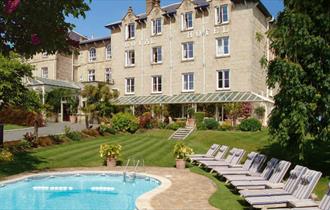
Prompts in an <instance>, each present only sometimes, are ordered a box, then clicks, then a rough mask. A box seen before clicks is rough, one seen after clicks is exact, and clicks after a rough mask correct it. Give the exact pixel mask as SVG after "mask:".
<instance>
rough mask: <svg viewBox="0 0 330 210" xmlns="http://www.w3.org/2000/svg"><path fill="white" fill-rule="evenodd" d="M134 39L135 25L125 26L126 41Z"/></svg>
mask: <svg viewBox="0 0 330 210" xmlns="http://www.w3.org/2000/svg"><path fill="white" fill-rule="evenodd" d="M134 38H135V23H130V24H128V25H127V26H126V40H128V39H134Z"/></svg>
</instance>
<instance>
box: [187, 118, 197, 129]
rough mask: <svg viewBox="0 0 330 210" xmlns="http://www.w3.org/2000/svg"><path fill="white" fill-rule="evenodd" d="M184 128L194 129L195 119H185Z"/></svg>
mask: <svg viewBox="0 0 330 210" xmlns="http://www.w3.org/2000/svg"><path fill="white" fill-rule="evenodd" d="M186 126H188V127H195V119H193V118H189V119H187V122H186Z"/></svg>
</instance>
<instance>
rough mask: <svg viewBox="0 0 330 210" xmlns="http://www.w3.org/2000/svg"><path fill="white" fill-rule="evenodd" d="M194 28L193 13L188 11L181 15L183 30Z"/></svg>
mask: <svg viewBox="0 0 330 210" xmlns="http://www.w3.org/2000/svg"><path fill="white" fill-rule="evenodd" d="M190 29H193V13H192V12H186V13H184V14H182V15H181V30H183V31H184V30H190Z"/></svg>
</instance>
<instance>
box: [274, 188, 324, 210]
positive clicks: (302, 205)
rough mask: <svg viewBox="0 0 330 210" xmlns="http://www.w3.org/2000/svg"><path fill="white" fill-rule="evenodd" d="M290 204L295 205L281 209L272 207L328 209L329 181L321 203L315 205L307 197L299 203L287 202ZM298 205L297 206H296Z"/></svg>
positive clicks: (287, 209) (290, 209)
mask: <svg viewBox="0 0 330 210" xmlns="http://www.w3.org/2000/svg"><path fill="white" fill-rule="evenodd" d="M290 205H295V206H296V207H293V208H281V209H274V210H329V209H330V183H329V190H328V192H327V193H326V194H325V195H324V196H323V198H322V200H321V203H320V204H319V205H317V203H315V202H314V201H312V200H310V199H308V200H302V201H301V202H299V203H297V202H296V203H295V204H293V203H289V206H290ZM297 206H299V207H297Z"/></svg>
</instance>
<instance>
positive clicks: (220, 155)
mask: <svg viewBox="0 0 330 210" xmlns="http://www.w3.org/2000/svg"><path fill="white" fill-rule="evenodd" d="M228 149H229V147H228V146H226V145H222V146H221V147H220V149H219V150H218V153H217V154H216V155H215V156H214V157H193V158H191V160H192V161H196V162H200V161H212V160H221V159H223V158H224V156H225V154H226V153H227V152H228Z"/></svg>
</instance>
